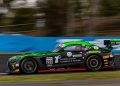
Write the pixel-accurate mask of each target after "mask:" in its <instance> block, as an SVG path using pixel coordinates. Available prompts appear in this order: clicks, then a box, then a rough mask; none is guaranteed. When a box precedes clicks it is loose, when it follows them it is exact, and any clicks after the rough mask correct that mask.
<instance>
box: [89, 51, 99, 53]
mask: <svg viewBox="0 0 120 86" xmlns="http://www.w3.org/2000/svg"><path fill="white" fill-rule="evenodd" d="M100 52H101V51H88V53H100Z"/></svg>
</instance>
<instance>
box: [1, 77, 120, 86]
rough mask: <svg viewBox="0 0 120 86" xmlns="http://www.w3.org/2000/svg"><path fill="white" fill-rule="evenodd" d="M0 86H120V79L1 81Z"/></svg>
mask: <svg viewBox="0 0 120 86" xmlns="http://www.w3.org/2000/svg"><path fill="white" fill-rule="evenodd" d="M0 86H120V79H114V80H76V81H55V82H36V83H35V82H33V83H32V82H31V83H26V82H24V83H0Z"/></svg>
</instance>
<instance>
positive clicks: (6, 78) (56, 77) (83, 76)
mask: <svg viewBox="0 0 120 86" xmlns="http://www.w3.org/2000/svg"><path fill="white" fill-rule="evenodd" d="M116 78H120V71H104V72H77V73H76V72H75V73H56V74H35V75H0V82H48V81H60V80H102V79H116Z"/></svg>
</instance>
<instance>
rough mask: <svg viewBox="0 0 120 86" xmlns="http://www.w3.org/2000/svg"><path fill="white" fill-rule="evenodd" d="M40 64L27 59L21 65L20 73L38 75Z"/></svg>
mask: <svg viewBox="0 0 120 86" xmlns="http://www.w3.org/2000/svg"><path fill="white" fill-rule="evenodd" d="M37 69H38V64H37V62H36V61H35V60H34V59H31V58H26V59H24V60H22V62H21V63H20V71H21V72H22V73H25V74H33V73H36V72H37Z"/></svg>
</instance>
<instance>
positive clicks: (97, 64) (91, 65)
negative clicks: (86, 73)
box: [86, 55, 103, 71]
mask: <svg viewBox="0 0 120 86" xmlns="http://www.w3.org/2000/svg"><path fill="white" fill-rule="evenodd" d="M102 66H103V62H102V59H101V58H100V57H99V56H96V55H92V56H89V57H88V58H87V60H86V67H87V69H88V70H90V71H98V70H100V69H101V68H102Z"/></svg>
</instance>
